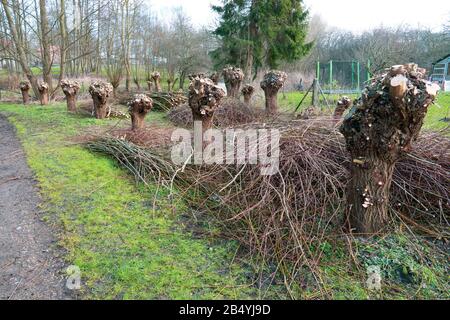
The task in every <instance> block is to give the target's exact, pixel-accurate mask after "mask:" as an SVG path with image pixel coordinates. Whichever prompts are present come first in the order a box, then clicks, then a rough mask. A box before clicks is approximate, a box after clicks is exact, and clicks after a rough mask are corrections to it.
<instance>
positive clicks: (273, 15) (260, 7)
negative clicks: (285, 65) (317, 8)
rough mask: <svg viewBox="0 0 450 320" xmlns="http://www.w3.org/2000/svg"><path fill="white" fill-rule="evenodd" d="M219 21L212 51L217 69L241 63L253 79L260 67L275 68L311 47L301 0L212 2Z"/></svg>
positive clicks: (306, 15) (302, 54) (301, 54)
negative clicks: (215, 43) (216, 39)
mask: <svg viewBox="0 0 450 320" xmlns="http://www.w3.org/2000/svg"><path fill="white" fill-rule="evenodd" d="M213 10H214V11H215V12H217V13H218V14H219V17H220V23H219V26H218V27H217V28H216V29H215V30H214V34H215V35H216V36H217V37H218V38H219V40H220V45H219V47H218V48H217V49H216V50H215V51H213V52H212V58H213V61H214V64H215V67H216V69H219V68H221V67H223V66H225V65H236V66H239V67H241V68H242V69H243V70H244V73H245V74H246V77H247V78H246V79H247V80H251V79H252V75H256V74H257V72H258V70H259V69H261V67H269V68H270V69H276V68H278V67H279V66H280V63H282V62H293V61H296V60H298V59H300V58H302V57H303V56H305V55H306V54H308V52H309V51H310V50H311V48H312V46H313V44H312V43H308V42H307V41H306V36H307V32H308V11H307V10H305V8H304V5H303V1H302V0H222V4H221V5H217V6H213Z"/></svg>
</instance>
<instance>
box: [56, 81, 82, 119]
mask: <svg viewBox="0 0 450 320" xmlns="http://www.w3.org/2000/svg"><path fill="white" fill-rule="evenodd" d="M60 86H61V89H62V91H63V92H64V95H65V96H66V100H67V110H68V111H69V112H76V111H77V94H78V91H79V90H80V83H79V82H78V81H72V80H69V79H63V80H61V82H60Z"/></svg>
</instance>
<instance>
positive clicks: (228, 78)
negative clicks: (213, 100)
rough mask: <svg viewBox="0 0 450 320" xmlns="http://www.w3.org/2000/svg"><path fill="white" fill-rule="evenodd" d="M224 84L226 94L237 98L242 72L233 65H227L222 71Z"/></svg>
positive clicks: (242, 76)
mask: <svg viewBox="0 0 450 320" xmlns="http://www.w3.org/2000/svg"><path fill="white" fill-rule="evenodd" d="M222 75H223V79H224V80H225V86H226V88H227V96H228V97H233V98H239V90H240V88H241V83H242V80H244V72H243V71H242V70H241V69H239V68H235V67H227V68H225V69H223V71H222Z"/></svg>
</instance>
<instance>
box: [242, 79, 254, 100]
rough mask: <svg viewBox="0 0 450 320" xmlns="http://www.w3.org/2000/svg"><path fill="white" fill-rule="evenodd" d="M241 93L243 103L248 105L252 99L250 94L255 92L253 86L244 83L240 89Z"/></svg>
mask: <svg viewBox="0 0 450 320" xmlns="http://www.w3.org/2000/svg"><path fill="white" fill-rule="evenodd" d="M241 92H242V95H243V96H244V103H245V104H247V105H249V104H250V101H251V100H252V96H253V94H254V93H255V87H254V86H252V85H249V84H246V85H245V86H244V87H243V88H242V90H241Z"/></svg>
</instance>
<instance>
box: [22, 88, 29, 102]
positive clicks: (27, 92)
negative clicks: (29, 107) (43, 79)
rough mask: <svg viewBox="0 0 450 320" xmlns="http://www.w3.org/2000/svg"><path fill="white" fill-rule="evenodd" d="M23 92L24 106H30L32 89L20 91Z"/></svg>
mask: <svg viewBox="0 0 450 320" xmlns="http://www.w3.org/2000/svg"><path fill="white" fill-rule="evenodd" d="M20 91H21V92H22V100H23V104H25V105H26V104H29V103H30V89H29V88H28V89H20Z"/></svg>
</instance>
